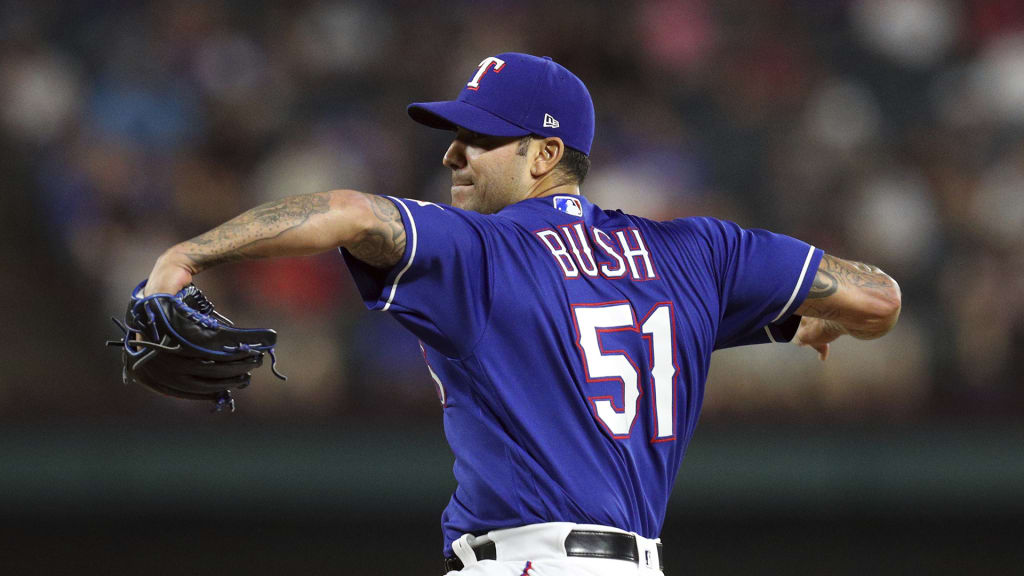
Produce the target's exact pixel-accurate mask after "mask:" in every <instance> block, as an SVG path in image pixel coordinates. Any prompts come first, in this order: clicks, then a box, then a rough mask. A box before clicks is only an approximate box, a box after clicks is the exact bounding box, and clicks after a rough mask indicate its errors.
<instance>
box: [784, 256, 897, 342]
mask: <svg viewBox="0 0 1024 576" xmlns="http://www.w3.org/2000/svg"><path fill="white" fill-rule="evenodd" d="M901 305H902V295H901V293H900V287H899V284H897V283H896V281H895V280H893V279H892V278H890V277H889V276H888V275H887V274H886V273H885V272H882V271H881V270H880V269H878V268H877V267H875V266H871V265H870V264H863V263H860V262H853V261H850V260H843V259H841V258H836V257H835V256H832V255H830V254H826V255H825V256H824V257H822V259H821V264H819V266H818V272H817V274H816V275H815V277H814V283H813V284H812V285H811V290H810V292H808V294H807V299H806V300H804V303H803V304H801V305H800V307H799V308H797V310H796V314H799V315H801V316H803V317H804V318H803V320H801V322H800V328H799V329H798V330H797V333H796V336H795V337H794V342H796V343H797V344H800V345H803V346H810V347H812V348H814V349H815V350H817V351H818V353H819V354H820V355H821V358H822V360H824V359H825V358H826V357H827V356H828V343H829V342H831V341H833V340H835V339H836V338H838V337H840V336H842V335H843V334H849V335H850V336H853V337H854V338H859V339H861V340H870V339H874V338H880V337H882V336H884V335H885V334H887V333H888V332H889V330H891V329H892V327H893V326H894V325H895V324H896V320H897V319H898V318H899V316H900V307H901Z"/></svg>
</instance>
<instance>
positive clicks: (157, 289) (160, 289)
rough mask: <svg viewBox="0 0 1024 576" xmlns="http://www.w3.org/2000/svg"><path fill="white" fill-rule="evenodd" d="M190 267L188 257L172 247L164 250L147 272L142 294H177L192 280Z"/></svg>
mask: <svg viewBox="0 0 1024 576" xmlns="http://www.w3.org/2000/svg"><path fill="white" fill-rule="evenodd" d="M192 275H193V271H192V267H191V264H190V263H189V261H188V257H187V256H185V255H183V254H180V253H178V252H176V251H175V250H174V249H173V248H172V249H170V250H168V251H167V252H164V253H163V255H162V256H160V258H158V259H157V261H156V264H155V265H153V271H152V272H150V273H149V279H148V280H147V281H146V287H145V288H144V289H143V291H142V295H143V296H149V295H150V294H177V293H178V292H179V291H181V289H182V288H184V287H185V286H188V284H189V283H190V282H192Z"/></svg>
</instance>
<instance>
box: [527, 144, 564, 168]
mask: <svg viewBox="0 0 1024 576" xmlns="http://www.w3.org/2000/svg"><path fill="white" fill-rule="evenodd" d="M534 145H535V146H537V149H536V150H535V151H534V154H533V155H532V158H533V163H532V164H531V165H530V174H531V175H532V176H533V177H534V178H542V177H544V176H546V175H547V174H549V173H550V172H551V171H552V170H554V169H555V166H558V163H559V162H561V161H562V155H564V154H565V144H564V143H562V139H561V138H556V137H552V138H543V139H540V138H538V139H535V140H534Z"/></svg>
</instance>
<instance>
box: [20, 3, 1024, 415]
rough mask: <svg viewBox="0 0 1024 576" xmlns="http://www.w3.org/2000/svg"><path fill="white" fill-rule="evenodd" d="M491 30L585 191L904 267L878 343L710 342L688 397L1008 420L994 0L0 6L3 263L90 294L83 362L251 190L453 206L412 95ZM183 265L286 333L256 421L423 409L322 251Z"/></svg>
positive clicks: (396, 338)
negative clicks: (173, 259)
mask: <svg viewBox="0 0 1024 576" xmlns="http://www.w3.org/2000/svg"><path fill="white" fill-rule="evenodd" d="M505 50H520V51H528V52H534V53H539V54H543V55H549V56H552V57H554V58H555V59H557V60H559V61H561V62H563V63H564V64H566V65H567V66H568V67H569V68H571V69H573V70H575V71H576V72H577V73H578V74H579V75H580V76H581V78H583V80H584V81H585V82H586V83H587V85H588V86H589V88H590V90H591V92H592V93H593V95H594V100H595V105H596V108H597V115H598V119H599V120H598V126H597V135H596V140H595V146H594V153H593V170H592V172H591V175H590V176H589V177H588V179H587V182H586V183H585V185H584V193H586V194H588V195H589V196H590V197H591V198H592V199H593V200H595V201H596V202H597V203H599V204H601V205H602V206H605V207H607V208H619V207H621V208H623V209H626V210H629V211H632V212H636V213H639V214H642V215H647V216H651V217H656V218H673V217H679V216H688V215H693V214H708V215H712V216H718V217H723V218H728V219H733V220H736V221H738V222H739V223H740V224H742V225H745V226H751V227H766V228H772V229H775V230H777V231H779V232H783V233H787V234H791V235H795V236H799V237H801V238H803V239H805V240H807V241H809V242H811V243H814V244H816V245H818V246H820V247H823V248H824V249H826V250H827V251H830V252H834V253H836V254H837V255H840V256H843V257H853V258H862V259H864V260H867V261H871V262H874V263H877V264H879V265H882V266H883V267H884V268H886V269H887V270H889V271H890V272H892V274H893V275H894V276H895V277H896V278H897V279H898V280H899V281H900V282H901V285H902V287H903V290H904V294H905V296H906V299H905V303H906V305H905V310H904V318H903V319H902V321H901V323H900V325H899V326H898V328H897V329H896V330H895V331H894V332H893V334H892V335H890V336H889V337H888V338H887V339H886V340H885V341H884V342H882V343H841V344H840V345H837V346H836V349H835V350H834V351H833V355H832V358H831V359H830V360H829V363H828V364H826V365H824V366H822V365H820V364H818V363H817V361H816V360H815V358H814V355H813V354H812V353H810V352H808V351H807V350H801V349H796V348H795V347H778V346H776V347H762V348H752V349H743V350H737V351H729V352H726V353H722V354H720V355H717V356H716V358H715V362H714V369H713V372H712V377H711V382H710V383H709V390H708V410H707V413H708V417H709V418H722V419H728V418H735V417H744V418H745V417H750V416H752V415H753V416H760V417H764V418H781V417H785V418H786V419H801V418H803V419H815V418H818V417H820V415H821V414H848V415H850V416H851V417H876V418H881V419H893V418H899V419H914V418H928V417H930V416H934V415H937V414H942V413H943V411H944V410H945V408H944V407H945V406H946V404H947V403H948V402H950V400H951V399H954V401H955V403H956V407H957V412H958V413H962V414H964V415H968V416H969V415H971V414H989V413H996V412H1007V410H1008V409H1007V408H1006V407H1007V406H1011V407H1012V406H1016V407H1018V408H1017V412H1012V410H1011V411H1010V413H1011V414H1014V415H1015V416H1016V417H1019V416H1020V412H1019V410H1021V409H1024V389H1022V388H1021V386H1020V382H1021V378H1022V372H1021V369H1020V368H1019V367H1017V364H1018V362H1017V360H1018V359H1019V358H1020V357H1021V352H1022V350H1024V256H1022V254H1024V192H1022V191H1024V139H1022V138H1021V136H1022V133H1024V9H1022V8H1021V3H1020V2H1014V1H1013V0H996V1H974V0H964V1H960V2H958V1H955V0H856V1H852V2H847V1H842V0H826V1H817V2H808V1H801V0H791V1H778V2H725V3H722V2H709V1H707V0H685V1H678V2H676V1H666V0H642V1H640V0H638V1H636V2H628V3H627V2H605V1H602V2H583V1H573V2H559V3H542V2H539V1H536V0H528V1H525V2H469V1H468V0H456V1H454V2H451V1H450V2H445V3H443V4H442V3H437V2H411V1H406V0H402V1H397V2H392V3H375V2H367V1H356V2H334V1H329V0H314V1H303V2H299V3H297V4H296V3H284V2H280V3H279V2H262V3H257V4H252V3H247V2H241V1H237V0H218V1H216V2H197V1H183V0H174V1H171V0H150V1H148V2H144V3H141V4H127V5H126V4H123V3H72V5H70V6H66V5H65V4H64V3H60V2H28V1H19V0H9V1H6V2H0V64H2V66H0V129H2V133H0V144H2V145H3V147H4V149H5V150H6V151H9V152H10V154H8V155H7V157H8V158H10V159H12V161H13V162H15V163H16V164H14V165H12V166H10V167H9V168H5V169H4V170H5V172H4V173H5V174H14V175H19V176H20V179H19V180H18V181H19V182H20V181H24V182H25V185H24V186H20V185H19V186H16V187H14V189H12V190H9V191H8V192H5V194H10V195H15V196H12V197H11V198H9V199H7V200H5V202H6V203H7V204H5V205H12V206H13V205H17V206H20V205H27V206H31V207H32V210H29V211H25V212H24V213H25V214H27V216H25V218H26V219H27V220H26V223H25V224H24V225H23V226H22V227H19V228H18V230H25V231H26V234H30V235H32V236H31V237H26V238H23V239H20V240H19V242H10V243H7V245H6V246H4V248H0V250H2V251H5V252H4V253H3V254H0V255H4V256H5V258H6V256H10V255H15V254H17V253H18V251H19V250H28V251H33V252H32V254H34V257H35V258H37V259H45V260H48V261H49V260H52V261H54V262H59V263H60V264H59V266H60V268H61V270H63V273H64V274H65V277H64V279H63V281H64V282H74V283H76V284H77V285H79V286H82V287H86V288H89V289H92V290H95V291H97V292H99V293H101V294H102V295H103V296H102V297H101V301H102V310H87V311H85V310H80V311H78V312H77V313H78V314H80V315H81V317H80V318H79V321H80V322H83V323H86V324H88V325H90V326H94V327H95V334H96V338H88V339H86V338H83V339H82V342H81V343H80V344H78V345H80V346H81V347H82V348H81V350H80V351H79V353H78V354H77V355H73V357H76V358H89V357H93V356H94V353H93V352H85V350H86V347H88V350H89V351H93V347H94V345H95V341H98V340H99V339H101V337H100V336H99V334H100V333H101V332H103V331H105V330H107V328H108V326H107V323H108V322H109V321H108V320H107V319H106V317H107V316H108V315H109V314H110V313H116V312H117V311H118V310H120V309H121V307H122V306H123V302H124V299H125V296H126V294H127V290H128V289H129V288H130V287H131V286H133V285H134V283H135V282H137V281H138V280H139V279H141V278H143V277H144V276H145V275H146V274H147V273H148V271H149V267H150V266H151V265H152V261H153V259H155V258H156V257H157V256H158V255H159V253H160V251H161V250H163V249H165V248H166V247H168V246H170V245H171V244H173V243H174V242H176V241H179V240H182V239H185V238H188V237H190V236H194V235H196V234H199V233H201V232H202V231H204V230H206V229H208V228H210V227H212V226H214V225H216V224H218V223H219V222H222V221H224V220H226V219H228V218H231V217H233V216H234V215H236V214H238V213H239V212H241V211H243V210H245V209H247V208H249V207H252V206H254V205H256V204H258V203H261V202H266V201H269V200H272V199H275V198H280V197H282V196H284V195H290V194H298V193H305V192H312V191H318V190H327V189H332V188H356V189H361V190H366V191H369V192H375V193H385V194H395V195H399V196H415V197H420V198H424V199H428V200H433V201H445V200H447V188H448V184H447V180H448V176H447V174H446V173H445V171H444V169H443V168H442V167H441V166H440V159H441V156H442V154H443V151H444V147H445V146H446V145H447V141H446V139H445V136H444V135H438V134H435V133H431V131H426V130H420V129H417V127H415V126H414V125H413V124H412V123H411V122H409V121H408V119H407V118H406V117H405V112H404V106H405V104H406V103H408V102H411V101H414V100H417V101H418V100H431V99H440V98H450V97H452V96H454V94H455V93H456V92H457V90H458V87H459V85H460V83H461V82H463V81H465V77H466V75H467V70H471V69H472V68H473V66H475V65H476V64H477V62H479V61H480V59H481V58H482V57H483V56H485V55H487V54H491V53H496V52H499V51H505ZM19 215H20V213H19ZM19 256H21V257H22V258H28V256H24V255H23V254H19ZM200 281H201V282H202V283H203V285H204V287H206V288H207V290H208V292H209V293H210V294H211V296H212V297H213V298H214V300H215V301H216V302H217V304H218V306H220V307H221V308H222V309H224V310H225V311H227V312H228V313H229V314H230V315H231V316H232V317H234V318H236V319H238V320H239V321H240V322H242V323H249V322H252V323H254V324H255V323H266V324H268V325H273V326H275V327H277V328H278V329H279V331H280V333H281V335H282V338H281V346H280V349H279V357H280V358H281V367H282V370H284V371H285V372H287V373H289V375H290V376H292V379H291V380H289V382H288V383H287V384H286V385H280V386H267V387H260V386H255V387H253V390H252V391H250V393H251V394H252V398H253V399H254V402H252V404H258V406H259V407H258V408H254V409H255V410H257V412H258V413H261V414H266V415H280V416H282V417H288V416H294V415H300V414H301V415H308V416H311V417H312V416H318V417H325V418H329V417H332V416H336V415H340V414H345V415H354V414H363V413H366V412H367V411H368V412H369V413H370V414H391V415H393V416H394V417H397V418H405V417H410V416H413V417H425V418H431V417H434V416H435V415H436V412H437V405H436V404H435V403H434V402H435V400H434V399H433V384H432V382H431V379H430V376H429V373H428V371H427V369H426V367H425V366H424V365H423V362H422V359H421V358H420V356H419V353H418V348H417V346H416V342H415V340H414V339H413V338H412V337H411V336H409V335H407V334H406V333H404V332H402V331H400V330H398V329H397V328H396V325H395V324H394V323H393V322H391V321H389V320H385V319H382V318H380V317H379V316H380V315H374V314H370V313H367V312H365V311H363V310H362V305H361V302H360V301H359V298H358V295H357V293H356V292H355V290H354V289H353V286H352V283H351V280H349V279H348V278H347V273H346V272H345V270H344V267H343V266H342V264H341V263H340V261H339V260H338V256H337V255H336V254H327V255H323V256H321V257H317V258H309V259H301V260H295V261H289V262H272V263H268V262H261V263H251V264H239V265H235V267H233V268H231V270H230V271H220V270H218V271H212V272H210V273H208V274H204V277H203V278H201V279H200ZM62 287H63V286H61V285H60V283H54V284H50V285H38V286H34V287H33V290H34V291H35V292H34V294H38V295H39V297H40V298H42V297H43V296H44V295H50V296H54V295H57V294H58V293H59V292H58V291H59V290H60V289H61V288H62ZM8 320H9V321H10V322H12V323H21V324H25V323H28V322H31V321H32V320H31V315H28V314H12V315H11V316H10V318H8ZM26 353H27V354H32V353H33V352H26ZM39 353H40V354H41V353H42V352H41V351H40V352H39ZM17 361H19V362H26V363H33V362H34V363H39V362H40V361H41V358H31V357H19V358H18V359H17ZM114 363H116V362H112V363H111V365H113V364H114ZM16 373H17V372H16ZM109 379H110V380H112V381H116V379H117V374H116V373H113V372H112V373H111V374H110V375H109ZM44 388H45V387H36V386H31V385H28V384H27V383H25V382H21V381H20V380H4V381H3V383H2V384H0V414H3V413H5V411H13V410H16V409H17V408H14V406H24V405H26V403H28V404H32V403H33V402H36V403H38V404H44V403H48V402H53V401H54V398H53V397H52V396H53V395H52V394H51V393H49V392H47V391H46V390H45V389H44ZM12 397H18V398H19V399H20V400H19V401H20V402H21V403H20V404H19V403H15V402H8V401H6V400H4V399H7V398H12ZM139 401H142V400H139ZM89 409H90V410H92V411H93V414H95V415H100V416H102V415H103V414H106V413H108V412H109V411H110V410H114V409H115V408H112V407H104V406H90V408H89ZM105 411H106V412H105ZM371 417H372V416H371Z"/></svg>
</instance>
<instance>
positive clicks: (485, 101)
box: [407, 52, 594, 155]
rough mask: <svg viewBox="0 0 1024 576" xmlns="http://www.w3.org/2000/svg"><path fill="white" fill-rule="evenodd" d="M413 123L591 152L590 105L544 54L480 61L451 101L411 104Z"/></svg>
mask: <svg viewBox="0 0 1024 576" xmlns="http://www.w3.org/2000/svg"><path fill="white" fill-rule="evenodd" d="M407 110H408V112H409V116H411V117H412V119H413V120H415V121H417V122H419V123H420V124H424V125H426V126H430V127H431V128H441V129H444V130H454V129H456V127H458V126H461V127H463V128H465V129H466V130H472V131H473V132H479V133H480V134H486V135H488V136H509V137H512V136H526V135H527V134H535V135H537V136H542V137H549V136H557V137H559V138H561V139H562V142H564V143H565V145H566V146H568V147H570V148H574V149H576V150H579V151H580V152H583V153H584V154H588V155H589V154H590V145H591V144H592V143H593V141H594V103H593V101H592V100H591V99H590V92H588V91H587V87H586V86H585V85H584V84H583V82H582V81H581V80H580V79H579V78H577V77H576V75H575V74H573V73H572V72H569V71H568V70H567V69H566V68H565V67H564V66H561V65H560V64H558V63H556V62H555V61H554V60H552V59H551V58H548V57H547V56H545V57H543V58H538V57H537V56H531V55H529V54H519V53H517V52H506V53H504V54H498V55H497V56H489V57H487V58H484V60H483V61H482V62H480V65H479V66H477V69H476V71H475V72H474V73H473V76H472V77H471V78H470V79H469V82H467V83H466V86H465V87H463V89H462V92H459V97H458V98H456V99H455V100H448V101H445V102H415V103H413V104H410V105H409V107H408V108H407Z"/></svg>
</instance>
